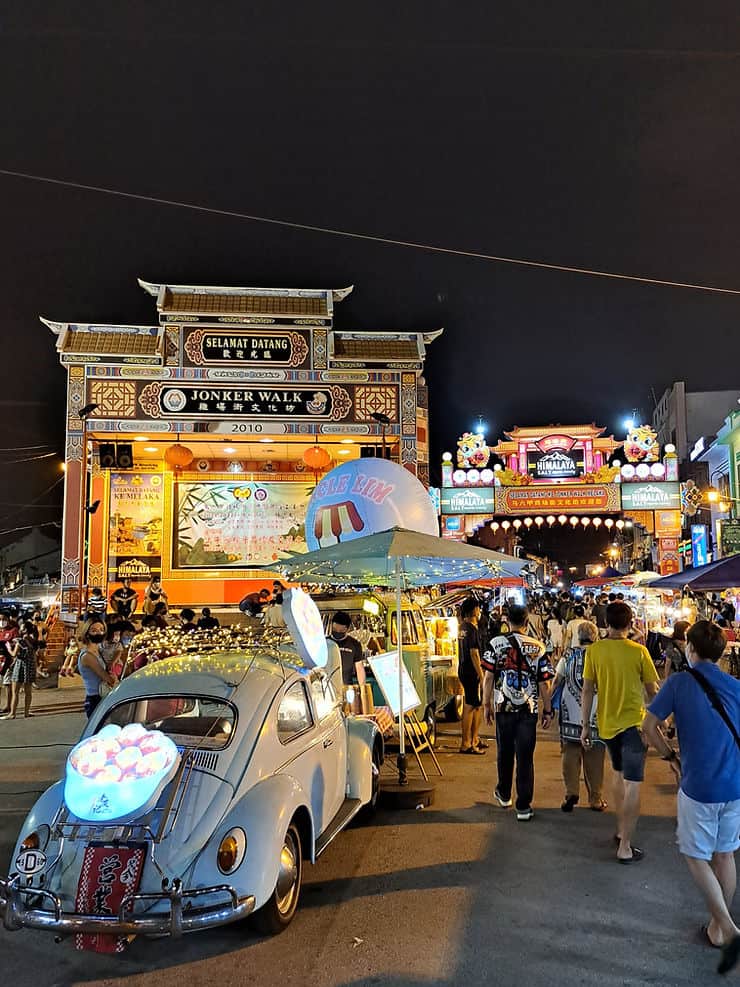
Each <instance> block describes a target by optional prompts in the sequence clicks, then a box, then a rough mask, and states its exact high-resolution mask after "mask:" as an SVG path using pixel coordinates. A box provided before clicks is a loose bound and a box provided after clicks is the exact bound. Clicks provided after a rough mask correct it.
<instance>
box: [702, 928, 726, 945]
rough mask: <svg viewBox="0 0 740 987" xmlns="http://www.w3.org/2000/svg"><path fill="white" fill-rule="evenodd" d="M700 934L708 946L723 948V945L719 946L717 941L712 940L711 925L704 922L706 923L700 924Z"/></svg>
mask: <svg viewBox="0 0 740 987" xmlns="http://www.w3.org/2000/svg"><path fill="white" fill-rule="evenodd" d="M699 936H700V938H701V941H702V942H703V943H706V944H707V945H708V946H711V947H712V949H722V947H721V946H719V945H718V944H717V943H716V942H712V940H711V939H710V938H709V925H708V924H704V925H700V926H699Z"/></svg>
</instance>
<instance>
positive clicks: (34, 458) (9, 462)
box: [0, 452, 59, 466]
mask: <svg viewBox="0 0 740 987" xmlns="http://www.w3.org/2000/svg"><path fill="white" fill-rule="evenodd" d="M58 455H59V453H58V452H45V453H43V455H40V456H26V457H24V458H23V459H5V460H3V461H2V462H0V466H16V465H17V464H18V463H36V462H38V461H39V460H40V459H51V457H52V456H58Z"/></svg>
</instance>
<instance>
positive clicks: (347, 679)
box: [329, 634, 363, 685]
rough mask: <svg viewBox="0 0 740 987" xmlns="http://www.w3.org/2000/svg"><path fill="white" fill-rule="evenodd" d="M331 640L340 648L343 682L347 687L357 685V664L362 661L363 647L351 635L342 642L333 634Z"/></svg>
mask: <svg viewBox="0 0 740 987" xmlns="http://www.w3.org/2000/svg"><path fill="white" fill-rule="evenodd" d="M329 640H330V641H333V642H334V643H335V644H336V646H337V647H338V648H339V654H340V655H341V656H342V682H343V683H344V684H345V685H355V683H356V682H357V671H356V670H355V662H358V661H362V657H363V655H362V645H361V644H360V642H359V641H358V640H357V638H356V637H352V635H351V634H347V636H346V637H343V638H342V639H341V641H338V640H337V639H336V638H335V637H334V635H333V634H332V636H331V637H330V638H329Z"/></svg>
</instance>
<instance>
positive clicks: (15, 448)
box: [0, 442, 51, 452]
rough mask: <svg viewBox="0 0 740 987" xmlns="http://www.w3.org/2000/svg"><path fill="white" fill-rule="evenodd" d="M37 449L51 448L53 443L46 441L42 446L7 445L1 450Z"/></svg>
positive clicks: (0, 450) (30, 450) (29, 450)
mask: <svg viewBox="0 0 740 987" xmlns="http://www.w3.org/2000/svg"><path fill="white" fill-rule="evenodd" d="M37 449H51V445H50V443H48V442H44V444H43V445H40V446H5V447H4V448H2V449H0V452H34V451H35V450H37Z"/></svg>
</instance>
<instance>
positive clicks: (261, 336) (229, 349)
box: [185, 329, 310, 367]
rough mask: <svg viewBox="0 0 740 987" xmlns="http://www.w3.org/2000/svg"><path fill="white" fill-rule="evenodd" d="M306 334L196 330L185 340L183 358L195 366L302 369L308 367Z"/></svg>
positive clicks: (307, 338)
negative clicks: (256, 365) (258, 366)
mask: <svg viewBox="0 0 740 987" xmlns="http://www.w3.org/2000/svg"><path fill="white" fill-rule="evenodd" d="M309 339H310V336H309V334H308V333H303V332H269V333H267V332H263V333H260V332H240V331H238V330H232V331H231V332H229V331H226V330H219V329H211V330H209V329H195V330H192V331H191V332H189V333H188V335H187V337H186V339H185V354H186V356H187V357H188V358H189V360H190V362H191V363H192V364H194V365H195V366H202V365H204V364H216V365H218V364H221V363H244V364H255V363H256V364H262V365H265V366H276V367H304V366H308V364H309V362H310V361H309Z"/></svg>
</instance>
